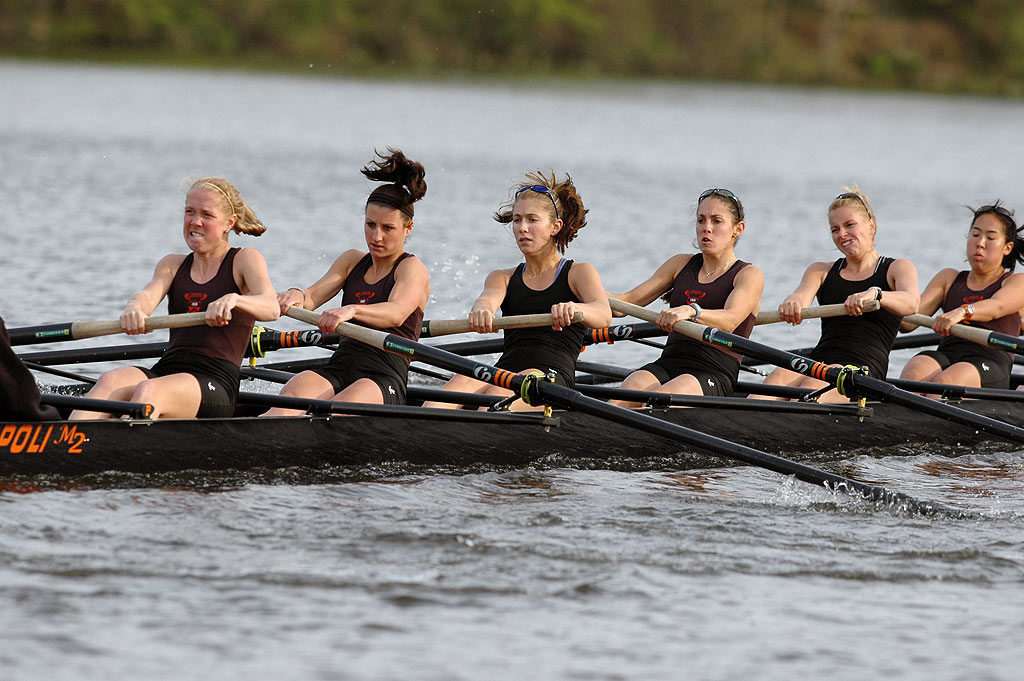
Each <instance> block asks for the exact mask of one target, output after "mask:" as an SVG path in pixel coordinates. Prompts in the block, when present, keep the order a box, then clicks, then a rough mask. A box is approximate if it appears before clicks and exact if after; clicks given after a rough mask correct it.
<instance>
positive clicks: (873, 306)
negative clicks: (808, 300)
mask: <svg viewBox="0 0 1024 681" xmlns="http://www.w3.org/2000/svg"><path fill="white" fill-rule="evenodd" d="M879 307H881V303H879V302H878V301H877V300H869V301H868V302H866V303H864V306H863V310H864V312H874V311H875V310H877V309H878V308H879ZM847 314H849V313H848V312H847V311H846V306H845V305H843V304H842V303H836V304H835V305H815V306H813V307H805V308H804V309H802V310H800V319H821V318H822V317H842V316H844V315H847ZM781 321H782V315H780V314H779V311H778V310H765V311H764V312H758V313H757V317H756V318H755V319H754V324H755V325H760V324H775V323H776V322H781Z"/></svg>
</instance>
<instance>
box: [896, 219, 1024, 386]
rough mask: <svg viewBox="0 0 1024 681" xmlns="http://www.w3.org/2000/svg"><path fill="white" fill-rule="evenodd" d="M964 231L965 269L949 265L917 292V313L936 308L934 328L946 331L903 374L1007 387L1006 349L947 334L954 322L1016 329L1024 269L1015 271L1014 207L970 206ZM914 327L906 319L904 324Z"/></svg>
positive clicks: (1020, 243) (1022, 242) (1018, 250)
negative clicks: (968, 229)
mask: <svg viewBox="0 0 1024 681" xmlns="http://www.w3.org/2000/svg"><path fill="white" fill-rule="evenodd" d="M968 210H970V211H971V215H972V218H971V228H970V231H969V232H968V233H967V263H968V266H969V269H967V270H963V271H960V272H958V271H956V270H954V269H952V268H947V269H944V270H942V271H940V272H939V273H938V274H936V275H935V277H934V278H933V279H932V280H931V281H930V282H928V286H927V287H926V288H925V290H924V293H922V294H921V307H920V309H919V310H918V311H919V312H920V313H921V314H925V315H932V314H934V313H935V312H936V311H937V310H938V309H939V307H941V308H942V310H943V313H942V314H940V315H938V316H937V317H935V322H934V326H933V329H934V331H935V332H936V333H938V334H940V335H942V336H945V337H944V338H943V339H942V340H940V341H939V346H938V347H937V348H936V349H935V350H929V351H925V352H921V353H918V354H917V355H915V356H914V357H912V358H911V359H910V361H909V362H907V364H906V366H905V367H904V368H903V372H902V373H901V374H900V377H901V378H905V379H908V380H913V381H932V382H937V383H950V384H956V385H969V386H974V387H978V386H981V387H985V388H1009V386H1010V369H1011V368H1012V366H1013V357H1012V355H1010V353H1008V352H1004V351H1002V350H997V349H995V348H992V347H989V346H985V345H979V344H976V343H973V342H971V341H968V340H966V339H963V338H959V337H956V336H951V335H949V334H950V328H951V327H952V326H953V325H954V324H964V325H967V326H977V327H980V328H982V329H989V330H991V331H997V332H999V333H1004V334H1007V335H1010V336H1016V335H1018V334H1019V333H1020V328H1021V326H1020V311H1021V309H1022V308H1024V274H1014V273H1013V270H1014V268H1015V267H1016V265H1017V263H1021V264H1024V239H1021V234H1020V232H1021V228H1020V227H1018V226H1017V222H1016V220H1014V217H1013V211H1012V210H1010V209H1008V208H1007V207H1006V206H1004V205H1003V202H1002V201H995V202H993V203H990V204H988V205H985V206H981V207H980V208H970V207H968ZM913 328H916V327H914V326H913V325H911V324H904V325H903V327H902V329H903V330H904V331H909V330H911V329H913Z"/></svg>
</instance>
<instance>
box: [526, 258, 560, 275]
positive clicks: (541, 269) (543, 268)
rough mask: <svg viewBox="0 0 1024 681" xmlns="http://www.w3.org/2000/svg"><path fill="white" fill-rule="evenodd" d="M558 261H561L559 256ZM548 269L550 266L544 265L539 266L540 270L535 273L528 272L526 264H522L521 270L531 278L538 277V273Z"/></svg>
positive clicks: (540, 273)
mask: <svg viewBox="0 0 1024 681" xmlns="http://www.w3.org/2000/svg"><path fill="white" fill-rule="evenodd" d="M558 262H562V260H561V258H559V260H558ZM549 269H551V268H550V267H546V266H545V267H541V268H540V272H537V274H534V273H533V272H530V271H529V270H528V269H526V265H523V272H526V273H527V274H529V275H530V278H531V279H536V278H537V277H539V276H540V275H542V274H544V272H545V271H547V270H549Z"/></svg>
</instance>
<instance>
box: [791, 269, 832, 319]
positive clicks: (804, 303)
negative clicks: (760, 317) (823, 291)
mask: <svg viewBox="0 0 1024 681" xmlns="http://www.w3.org/2000/svg"><path fill="white" fill-rule="evenodd" d="M831 266H832V265H831V263H827V262H816V263H812V264H811V266H810V267H808V268H807V269H806V270H805V271H804V276H803V277H802V278H801V279H800V284H799V285H797V287H796V290H795V291H793V292H792V293H790V294H789V295H788V296H786V297H785V299H783V301H782V303H780V304H779V315H780V316H781V317H782V320H783V321H786V322H789V323H790V324H794V325H796V324H799V323H800V322H801V321H802V317H801V316H800V312H801V311H802V310H803V309H804V308H805V307H810V305H811V303H813V302H814V296H816V295H818V289H820V288H821V285H822V283H823V282H824V281H825V275H827V274H828V270H829V268H830V267H831Z"/></svg>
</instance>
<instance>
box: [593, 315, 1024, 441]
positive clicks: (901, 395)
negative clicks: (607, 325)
mask: <svg viewBox="0 0 1024 681" xmlns="http://www.w3.org/2000/svg"><path fill="white" fill-rule="evenodd" d="M608 302H609V303H610V304H611V306H612V309H614V310H618V311H619V312H625V313H626V314H630V315H633V316H634V317H636V318H637V319H644V320H647V321H654V320H655V319H657V318H658V313H657V312H654V311H652V310H648V309H646V308H643V307H639V306H638V305H633V304H631V303H626V302H623V301H621V300H614V299H611V300H609V301H608ZM674 328H675V330H676V331H678V332H679V333H681V334H683V335H685V336H688V337H689V338H693V339H694V340H699V341H702V342H704V343H707V344H709V345H719V346H722V347H726V348H729V349H730V350H733V351H736V352H741V353H743V354H746V355H750V356H752V357H758V358H760V359H763V360H765V361H767V362H769V363H771V364H774V365H776V366H780V367H783V368H785V369H790V370H791V371H795V372H797V373H798V374H804V375H805V376H810V377H812V378H817V379H818V380H821V381H825V382H826V383H830V384H832V385H833V386H835V387H836V389H838V390H839V391H840V393H843V394H846V395H858V396H864V397H871V398H874V399H877V400H881V401H883V402H893V403H895V404H900V405H902V406H904V407H908V408H910V409H916V410H918V411H922V412H925V413H926V414H931V415H932V416H937V417H939V418H943V419H946V420H949V421H953V422H954V423H959V424H962V425H965V426H969V427H971V428H976V429H978V430H981V431H984V432H986V433H990V434H992V435H997V436H999V437H1001V438H1004V439H1006V440H1009V441H1011V442H1015V443H1024V428H1018V427H1017V426H1012V425H1010V424H1008V423H1003V422H1002V421H997V420H996V419H992V418H989V417H987V416H981V415H980V414H973V413H971V412H969V411H966V410H964V409H959V408H957V407H954V406H952V405H949V404H943V403H941V402H937V401H935V400H933V399H930V398H927V397H923V396H921V395H917V394H915V393H912V392H908V391H906V390H900V389H899V388H897V387H896V386H894V385H892V384H891V383H887V382H885V381H883V380H881V379H879V378H874V377H872V376H868V375H866V374H863V373H860V372H859V370H853V369H856V368H851V367H837V366H829V365H827V364H824V363H822V362H816V361H814V360H813V359H808V358H807V357H802V356H800V355H795V354H793V353H791V352H786V351H784V350H776V349H775V348H773V347H770V346H768V345H762V344H761V343H756V342H754V341H752V340H750V339H749V338H744V337H743V336H737V335H736V334H733V333H727V332H725V331H721V330H719V329H715V328H712V327H710V326H704V325H702V324H695V323H693V322H689V321H683V322H677V323H676V325H675V327H674Z"/></svg>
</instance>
